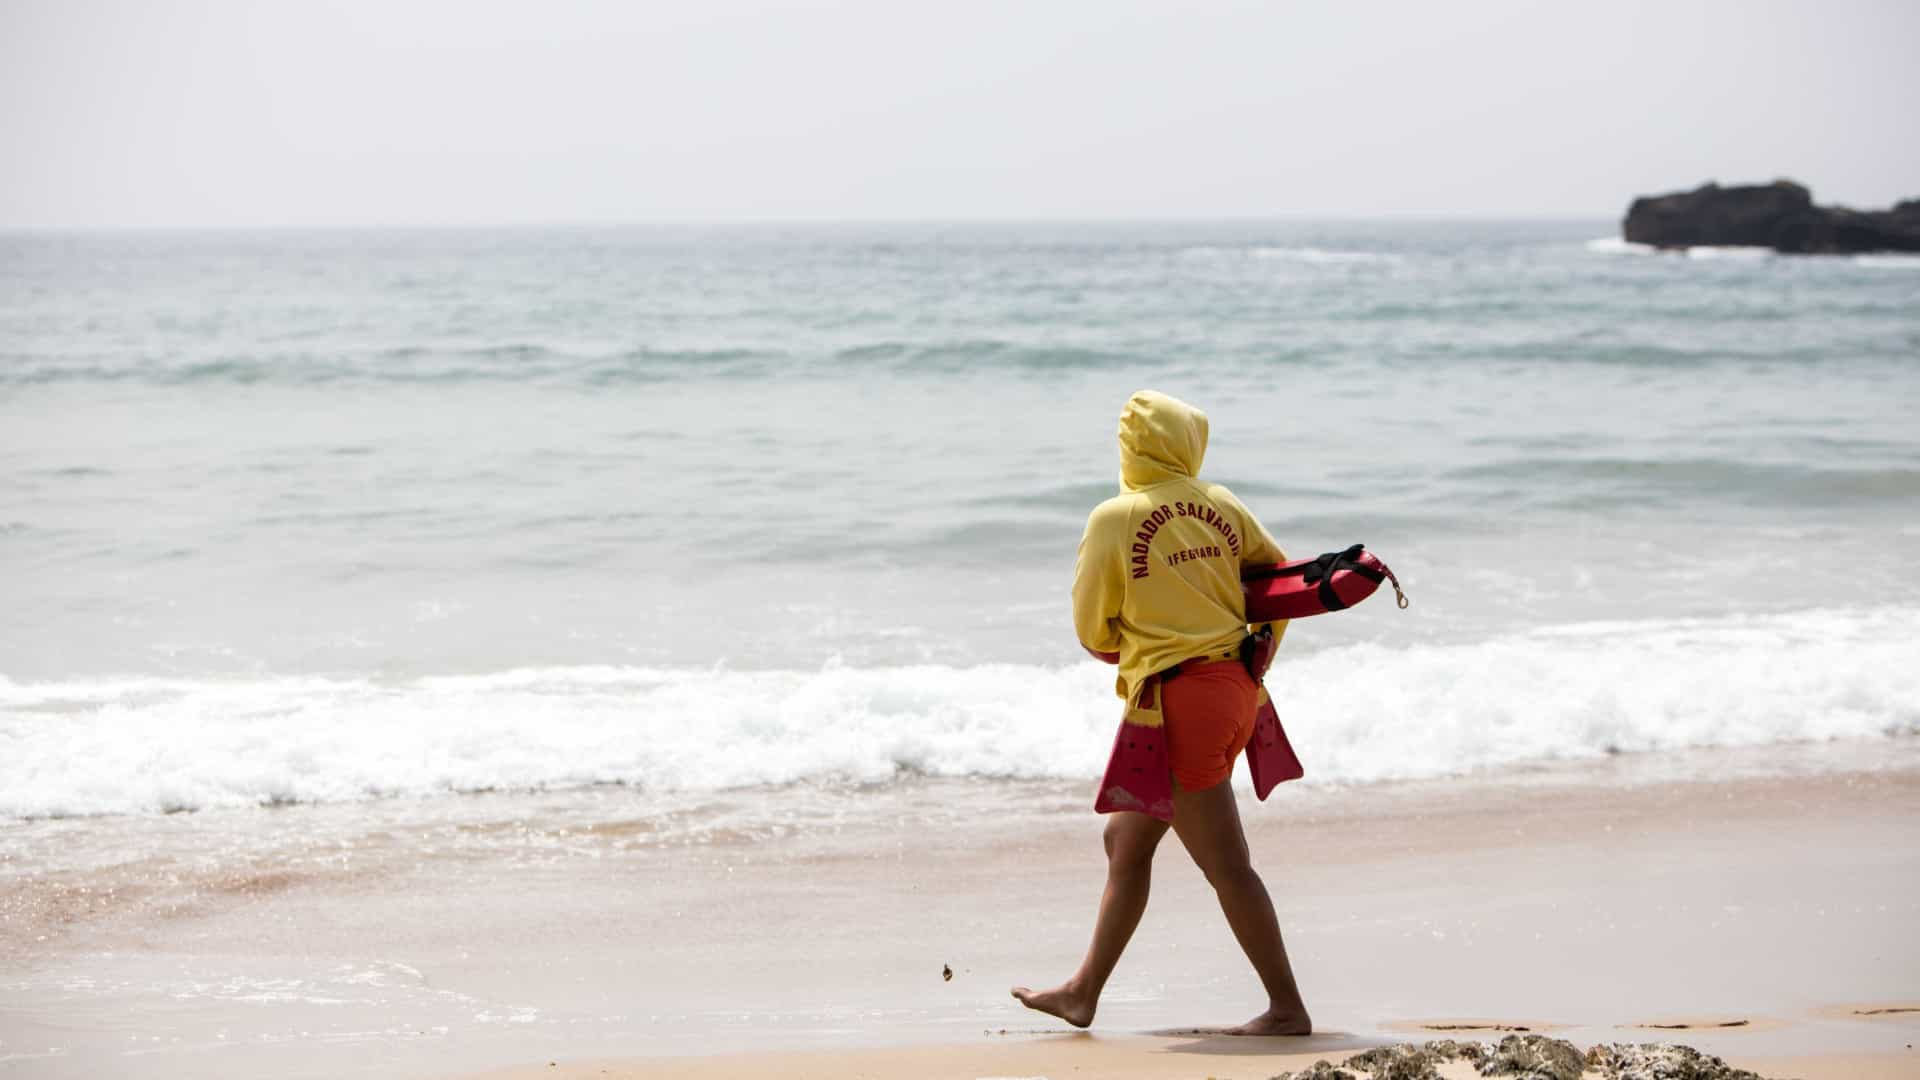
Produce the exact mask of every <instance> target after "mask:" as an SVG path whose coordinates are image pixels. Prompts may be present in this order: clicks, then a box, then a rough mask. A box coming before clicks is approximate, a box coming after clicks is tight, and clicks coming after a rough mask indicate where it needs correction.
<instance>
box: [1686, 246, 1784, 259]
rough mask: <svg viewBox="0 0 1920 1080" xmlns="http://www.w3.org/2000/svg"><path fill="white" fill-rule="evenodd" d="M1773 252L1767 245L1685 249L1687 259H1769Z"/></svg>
mask: <svg viewBox="0 0 1920 1080" xmlns="http://www.w3.org/2000/svg"><path fill="white" fill-rule="evenodd" d="M1773 254H1774V252H1773V249H1772V248H1769V247H1741V246H1736V245H1723V246H1719V247H1704V246H1702V247H1690V248H1688V249H1687V258H1689V259H1749V260H1750V259H1771V258H1773Z"/></svg>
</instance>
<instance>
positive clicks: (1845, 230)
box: [1621, 180, 1920, 255]
mask: <svg viewBox="0 0 1920 1080" xmlns="http://www.w3.org/2000/svg"><path fill="white" fill-rule="evenodd" d="M1621 231H1622V233H1623V235H1624V236H1625V237H1626V239H1627V240H1628V241H1630V242H1632V243H1636V244H1652V245H1653V246H1655V247H1662V248H1685V247H1766V248H1772V249H1774V250H1775V251H1781V252H1787V253H1791V254H1796V255H1846V254H1857V253H1861V252H1870V251H1920V199H1908V200H1907V201H1905V202H1903V203H1899V204H1898V205H1896V206H1894V208H1893V209H1891V210H1849V209H1846V208H1845V207H1839V206H1815V205H1814V203H1813V193H1812V192H1810V191H1808V190H1807V189H1806V188H1804V187H1802V186H1801V185H1799V184H1796V183H1794V182H1793V181H1791V180H1775V181H1774V182H1773V183H1771V184H1760V185H1753V186H1747V187H1724V188H1723V187H1721V186H1720V185H1718V184H1712V183H1709V184H1707V185H1705V186H1703V187H1699V188H1695V189H1694V190H1692V191H1681V192H1675V193H1673V194H1671V195H1646V196H1642V197H1640V198H1638V199H1635V200H1633V205H1632V206H1630V207H1628V208H1627V218H1626V220H1625V221H1624V222H1622V223H1621Z"/></svg>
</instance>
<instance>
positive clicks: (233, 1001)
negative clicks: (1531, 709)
mask: <svg viewBox="0 0 1920 1080" xmlns="http://www.w3.org/2000/svg"><path fill="white" fill-rule="evenodd" d="M1912 757H1913V750H1912V748H1910V747H1908V746H1907V745H1906V741H1904V740H1897V741H1889V742H1887V743H1884V744H1867V743H1860V744H1836V745H1835V746H1831V747H1826V748H1820V747H1813V748H1807V747H1784V748H1777V749H1772V750H1764V751H1721V752H1716V753H1713V754H1709V755H1704V756H1695V757H1693V758H1692V759H1691V760H1689V761H1687V762H1684V763H1679V764H1678V765H1675V763H1674V762H1673V761H1672V760H1671V759H1669V760H1668V761H1667V764H1668V765H1674V767H1673V768H1672V769H1670V770H1662V771H1661V772H1660V773H1659V774H1658V775H1656V774H1655V771H1654V764H1653V763H1652V762H1651V761H1650V760H1648V759H1632V758H1622V759H1616V760H1610V761H1606V762H1599V763H1590V764H1584V765H1575V766H1560V767H1555V768H1548V769H1538V770H1532V771H1529V772H1526V773H1520V774H1513V775H1509V776H1507V777H1505V778H1503V779H1502V780H1500V781H1499V782H1491V781H1489V780H1487V779H1485V778H1480V779H1467V780H1450V781H1435V782H1425V783H1408V784H1395V785H1386V786H1357V787H1347V788H1327V787H1308V786H1303V785H1287V786H1285V787H1283V788H1282V789H1280V791H1279V792H1278V793H1277V794H1276V795H1275V796H1274V798H1273V799H1272V800H1270V801H1269V802H1268V803H1267V804H1265V805H1256V804H1253V803H1252V802H1251V800H1250V799H1249V800H1247V803H1246V805H1245V806H1244V810H1243V812H1244V815H1245V817H1246V819H1247V823H1248V826H1249V832H1250V840H1251V843H1252V846H1253V849H1254V852H1255V861H1256V865H1257V866H1259V867H1260V869H1261V870H1262V872H1263V874H1264V875H1265V877H1266V880H1267V882H1268V885H1269V888H1270V889H1271V891H1272V892H1273V894H1274V896H1275V900H1276V904H1277V906H1278V909H1279V912H1280V918H1281V922H1282V926H1283V928H1284V930H1285V932H1286V934H1287V938H1288V942H1289V945H1290V948H1291V950H1292V954H1293V958H1294V963H1295V967H1296V970H1297V972H1298V974H1299V978H1300V982H1301V985H1302V987H1303V989H1304V991H1305V993H1306V994H1307V997H1308V1001H1309V1004H1310V1005H1311V1007H1312V1008H1313V1011H1314V1016H1315V1020H1316V1022H1317V1024H1318V1026H1319V1028H1320V1029H1321V1031H1322V1032H1324V1034H1321V1035H1317V1036H1315V1037H1313V1039H1312V1040H1310V1041H1308V1042H1305V1043H1289V1042H1285V1041H1281V1040H1235V1039H1228V1038H1225V1037H1221V1036H1217V1035H1210V1034H1207V1033H1205V1029H1207V1028H1216V1027H1219V1026H1223V1025H1227V1024H1232V1023H1236V1022H1239V1021H1241V1020H1244V1019H1246V1018H1247V1017H1249V1016H1251V1015H1253V1014H1254V1013H1255V1012H1257V1011H1259V1008H1260V1006H1261V1004H1262V1002H1261V1000H1260V996H1259V988H1258V985H1257V983H1256V982H1255V980H1254V977H1253V975H1252V973H1251V971H1250V970H1249V969H1248V968H1247V966H1246V963H1245V961H1244V959H1243V958H1242V957H1241V956H1240V954H1239V952H1238V950H1237V949H1236V948H1235V946H1234V943H1233V941H1232V939H1231V937H1230V935H1229V933H1228V931H1227V928H1226V926H1225V923H1224V921H1223V920H1222V919H1221V917H1220V915H1219V913H1218V910H1217V909H1216V907H1215V906H1214V904H1213V901H1212V898H1211V895H1210V894H1209V892H1208V890H1207V888H1206V886H1205V883H1204V882H1203V881H1202V880H1201V878H1200V876H1199V874H1198V873H1197V872H1196V871H1195V870H1194V869H1193V868H1192V866H1191V865H1190V863H1188V861H1187V860H1186V857H1185V854H1184V852H1182V851H1181V850H1180V849H1179V848H1178V846H1177V842H1175V841H1174V840H1173V839H1172V838H1171V837H1170V838H1169V840H1168V842H1167V844H1166V845H1165V846H1164V847H1163V848H1162V850H1161V854H1160V858H1159V861H1158V863H1157V865H1156V871H1157V874H1156V880H1155V894H1154V898H1153V902H1152V904H1151V906H1150V908H1149V910H1148V912H1147V916H1146V918H1145V920H1144V922H1143V923H1142V925H1141V928H1140V930H1139V933H1138V935H1137V936H1136V938H1135V940H1134V943H1133V946H1132V948H1131V949H1130V951H1129V952H1128V954H1127V956H1126V958H1125V959H1124V960H1123V962H1122V964H1121V967H1120V969H1119V971H1118V973H1117V974H1116V977H1115V979H1114V981H1113V983H1112V984H1111V985H1110V987H1109V990H1108V996H1107V998H1106V1000H1105V1001H1104V1002H1103V1004H1102V1007H1101V1011H1100V1014H1099V1016H1098V1017H1097V1018H1096V1021H1095V1025H1094V1029H1093V1032H1092V1033H1090V1034H1087V1033H1079V1032H1073V1031H1070V1030H1069V1029H1066V1028H1064V1027H1063V1026H1062V1025H1060V1024H1058V1023H1057V1022H1054V1021H1052V1020H1051V1019H1050V1018H1048V1017H1045V1016H1042V1015H1039V1014H1035V1013H1031V1012H1027V1011H1025V1010H1023V1009H1021V1008H1020V1007H1019V1006H1018V1005H1017V1004H1016V1003H1015V1002H1013V1001H1011V1000H1010V999H1009V998H1008V997H1007V987H1008V986H1010V985H1012V984H1015V983H1027V984H1034V985H1040V984H1046V983H1049V982H1051V981H1054V980H1058V979H1060V978H1063V977H1065V976H1066V975H1067V974H1068V973H1069V972H1070V971H1071V970H1072V969H1073V966H1074V964H1075V963H1076V962H1077V960H1078V959H1079V955H1080V951H1081V949H1082V948H1083V947H1084V944H1085V939H1086V935H1087V932H1088V929H1089V927H1090V923H1091V919H1092V917H1093V910H1094V903H1095V900H1096V898H1097V895H1098V891H1099V887H1100V883H1101V874H1102V866H1101V857H1100V853H1099V839H1098V837H1099V831H1100V826H1101V821H1100V819H1098V818H1097V817H1096V816H1095V815H1093V814H1091V813H1089V812H1087V810H1086V807H1085V806H1084V803H1085V802H1086V800H1087V798H1088V795H1089V791H1090V786H1089V785H1076V784H1056V783H1044V784H1042V783H1030V784H1021V783H998V782H979V781H971V782H969V781H934V780H927V781H913V782H909V783H905V784H900V785H895V786H894V787H893V788H891V789H888V790H884V791H876V790H859V789H855V790H847V791H840V792H824V791H811V792H806V791H797V790H796V791H789V792H786V793H784V794H783V793H768V792H748V793H733V794H729V795H725V796H716V797H713V798H711V799H710V800H708V801H706V802H704V803H701V804H699V805H689V806H687V807H685V808H683V810H682V811H680V812H679V816H678V817H673V816H672V815H669V816H668V817H667V818H666V819H663V818H662V817H661V816H660V815H659V814H658V813H656V812H654V811H653V810H650V809H647V808H645V807H643V806H642V805H641V804H639V803H637V802H635V800H636V799H638V798H639V797H638V796H636V795H633V794H632V793H626V792H619V791H611V792H609V791H601V792H597V793H574V794H555V795H548V796H540V797H534V796H512V797H508V796H479V797H474V798H471V799H466V800H452V802H456V803H458V804H459V809H458V815H459V816H458V819H457V820H438V821H436V822H435V823H432V824H427V823H422V821H421V818H422V816H423V815H424V814H425V813H426V811H425V810H423V809H422V806H421V805H416V806H414V807H411V808H409V807H407V806H405V805H399V804H381V805H379V806H376V807H367V806H361V807H290V808H285V809H283V810H277V811H272V812H262V811H251V812H235V813H234V814H233V815H231V816H228V817H224V818H223V817H221V816H220V815H215V814H205V815H175V816H174V817H173V818H172V819H167V820H166V821H163V822H160V823H159V824H149V825H148V826H145V827H146V828H150V829H168V830H175V831H177V832H179V834H180V837H184V836H189V835H191V836H197V837H201V838H202V839H203V840H205V838H206V837H207V836H209V835H213V836H220V837H223V838H222V839H220V840H218V842H214V841H212V840H206V841H205V843H204V844H203V845H202V847H200V848H196V849H194V852H197V853H193V854H180V855H178V857H176V858H173V859H172V860H171V865H170V868H169V869H167V870H166V873H167V874H172V875H173V878H174V880H175V882H176V884H175V885H174V886H172V887H171V888H172V891H169V888H168V887H166V886H164V884H163V883H162V882H163V877H164V875H163V874H160V873H158V872H155V871H153V870H152V869H151V867H152V865H153V864H154V863H155V862H156V861H158V862H161V863H166V862H167V861H168V860H165V859H161V858H160V857H158V856H155V855H152V854H149V855H147V856H145V857H144V858H142V859H139V860H130V861H124V862H116V861H114V860H113V859H110V858H106V857H104V856H103V857H101V858H97V859H94V860H92V861H91V862H90V863H89V866H90V867H91V868H89V869H84V870H82V869H75V870H71V871H63V872H61V873H57V874H41V875H29V876H25V877H15V878H10V879H8V882H7V885H6V892H5V893H4V894H0V903H3V904H4V905H5V907H4V910H5V911H6V912H7V913H8V919H7V921H6V924H5V925H6V930H5V938H4V939H0V949H3V950H4V952H3V953H0V954H3V955H5V956H7V957H8V960H7V969H6V970H7V975H6V977H5V978H4V979H0V1071H4V1072H6V1073H7V1074H9V1075H32V1076H36V1077H37V1076H83V1075H101V1074H103V1073H107V1072H117V1071H125V1070H126V1068H127V1067H128V1065H129V1058H128V1055H130V1054H138V1058H137V1065H138V1071H139V1072H140V1073H141V1074H142V1075H148V1076H199V1075H209V1074H214V1073H217V1074H221V1075H241V1074H245V1075H263V1074H271V1075H275V1076H278V1077H297V1076H335V1075H344V1074H349V1073H350V1074H353V1075H380V1076H470V1075H501V1076H533V1075H541V1076H602V1075H606V1076H711V1077H730V1076H762V1075H781V1076H823V1077H824V1076H913V1077H943V1076H956V1077H959V1076H965V1077H984V1076H1038V1075H1046V1076H1050V1077H1054V1078H1056V1080H1057V1078H1058V1077H1061V1076H1067V1075H1078V1076H1117V1077H1134V1076H1138V1077H1148V1076H1155V1077H1158V1076H1166V1077H1195V1078H1198V1077H1204V1076H1219V1077H1228V1076H1234V1077H1252V1076H1257V1077H1266V1076H1270V1075H1272V1074H1273V1073H1276V1072H1279V1071H1281V1070H1283V1069H1287V1068H1295V1067H1299V1066H1301V1065H1304V1064H1308V1063H1310V1062H1311V1061H1312V1060H1314V1059H1317V1058H1321V1057H1325V1058H1329V1059H1331V1060H1334V1061H1336V1062H1337V1061H1339V1060H1340V1059H1341V1058H1343V1057H1345V1056H1346V1055H1347V1054H1350V1053H1353V1052H1356V1051H1358V1050H1361V1049H1364V1048H1366V1047H1369V1046H1374V1045H1380V1044H1383V1043H1390V1042H1398V1041H1407V1040H1413V1041H1418V1040H1420V1039H1423V1038H1432V1037H1443V1036H1444V1037H1456V1038H1473V1037H1484V1038H1486V1039H1487V1040H1489V1041H1493V1040H1497V1039H1498V1038H1499V1037H1501V1036H1502V1035H1503V1034H1505V1033H1506V1031H1505V1030H1503V1029H1505V1028H1514V1027H1525V1028H1528V1029H1531V1030H1533V1031H1537V1032H1544V1033H1549V1034H1553V1035H1555V1036H1557V1037H1561V1038H1566V1039H1569V1040H1571V1041H1573V1042H1574V1043H1576V1044H1577V1045H1579V1046H1580V1047H1582V1048H1585V1047H1586V1046H1589V1045H1591V1044H1594V1043H1599V1042H1615V1041H1619V1042H1655V1041H1672V1042H1682V1043H1687V1044H1690V1045H1693V1046H1696V1047H1699V1048H1700V1049H1702V1050H1705V1051H1707V1052H1710V1053H1713V1054H1718V1055H1721V1056H1723V1057H1726V1058H1728V1059H1729V1060H1731V1061H1734V1062H1736V1063H1739V1064H1743V1065H1746V1066H1748V1067H1752V1068H1756V1069H1758V1070H1759V1071H1761V1072H1763V1073H1764V1074H1765V1075H1793V1076H1806V1077H1821V1076H1843V1075H1845V1076H1895V1075H1920V1055H1916V1054H1915V1052H1914V1051H1913V1050H1912V1049H1911V1044H1913V1043H1916V1042H1920V1011H1901V1010H1907V1009H1915V1008H1916V1007H1920V1006H1917V1005H1916V1003H1920V931H1916V929H1915V927H1916V926H1920V846H1917V845H1916V844H1915V842H1914V841H1915V839H1916V830H1915V823H1916V821H1920V768H1916V763H1915V762H1914V761H1913V760H1911V758H1912ZM1703 762H1704V763H1705V764H1707V765H1711V766H1713V769H1712V770H1711V771H1715V772H1717V773H1719V774H1720V775H1723V776H1726V777H1728V778H1727V779H1720V780H1688V779H1666V778H1663V777H1664V776H1665V775H1667V773H1668V772H1671V773H1673V774H1675V775H1684V774H1689V773H1692V774H1697V773H1699V772H1701V771H1703V770H1702V768H1701V766H1702V764H1703ZM1809 762H1810V764H1809ZM1803 765H1806V766H1807V767H1809V768H1814V769H1818V770H1825V771H1824V772H1816V773H1815V774H1812V775H1795V774H1796V773H1797V772H1799V771H1800V770H1801V768H1802V766H1803ZM769 799H785V800H789V801H790V802H791V803H792V805H793V807H794V809H793V812H792V815H791V817H789V818H785V819H782V818H780V817H779V816H778V815H774V816H773V817H772V819H771V820H773V821H774V822H775V824H774V825H772V826H769V825H767V824H766V822H767V821H768V820H769V814H770V810H769V806H768V803H767V800H769ZM422 805H424V804H422ZM643 810H644V811H645V812H642V811H643ZM433 813H434V814H436V815H440V814H444V813H447V811H445V810H444V809H443V808H442V809H435V810H433ZM248 814H251V815H252V817H248V816H247V815H248ZM195 817H198V818H200V819H201V820H200V821H197V822H196V821H192V820H190V819H192V818H195ZM262 818H271V819H272V821H273V822H274V825H273V828H272V832H271V835H267V836H264V838H263V837H262V836H255V834H256V833H258V832H259V828H258V826H257V825H253V824H247V822H253V821H257V820H259V819H262ZM751 822H759V823H760V824H750V823H751ZM27 827H28V826H17V827H16V828H27ZM36 827H39V828H42V829H45V830H53V829H55V828H56V827H58V828H60V829H64V830H65V832H64V833H62V834H61V835H60V836H59V837H58V838H57V839H58V842H59V843H61V844H64V845H66V846H67V847H68V848H84V847H85V845H86V844H87V843H95V842H97V843H102V844H104V843H106V841H104V840H101V839H99V837H98V836H96V835H95V834H97V833H99V831H100V830H101V829H105V828H107V826H106V825H103V824H100V823H95V824H94V825H93V826H92V827H91V828H92V829H93V833H89V832H88V831H87V830H86V828H84V827H82V826H80V825H77V824H75V823H39V825H38V826H36ZM229 827H230V828H231V829H232V832H231V833H230V834H223V833H221V832H220V830H222V829H224V828H229ZM676 830H678V831H676ZM248 836H253V837H254V838H253V839H250V840H249V839H246V837H248ZM90 837H91V839H90ZM180 837H175V838H174V839H173V840H171V841H164V842H163V839H155V838H153V837H147V838H145V839H143V840H141V841H140V843H139V845H138V846H139V847H140V848H141V849H142V850H145V851H149V852H150V851H152V850H153V849H155V848H156V847H160V848H164V847H165V844H166V843H173V844H175V845H176V846H179V845H182V844H184V843H185V841H184V840H183V839H181V838H180ZM236 837H239V839H236ZM15 839H16V841H18V839H19V838H18V837H15ZM30 839H31V838H30ZM43 839H44V838H43ZM47 842H49V843H52V842H54V841H53V840H47ZM181 850H182V851H185V849H184V848H182V849H181ZM81 861H83V862H84V861H86V860H81ZM76 865H78V864H76ZM143 867H145V869H143ZM196 867H198V868H200V869H198V870H196V869H195V868H196ZM195 873H200V874H202V875H203V876H202V877H200V878H195V877H194V874H195ZM116 875H119V876H116ZM80 882H90V883H91V884H88V885H81V884H79V883H80ZM142 882H144V884H142ZM80 888H87V889H100V890H107V889H115V890H124V893H125V894H126V895H125V896H124V897H123V898H122V899H120V900H116V901H115V902H113V903H92V902H90V901H89V902H83V901H82V900H81V899H79V893H78V892H77V890H78V889H80ZM88 895H90V896H92V895H96V894H93V893H89V894H88ZM116 895H120V893H119V892H118V891H117V892H116ZM945 970H950V971H951V972H952V977H951V979H948V978H945V977H944V976H943V971H945ZM183 988H184V989H183ZM1875 1010H1889V1011H1878V1012H1876V1011H1875ZM549 1062H551V1063H552V1064H549ZM502 1069H505V1070H506V1071H505V1072H500V1071H499V1070H502ZM490 1070H491V1071H490Z"/></svg>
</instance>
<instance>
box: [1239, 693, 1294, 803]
mask: <svg viewBox="0 0 1920 1080" xmlns="http://www.w3.org/2000/svg"><path fill="white" fill-rule="evenodd" d="M1247 771H1248V772H1250V773H1252V774H1253V793H1254V795H1255V796H1257V797H1258V798H1260V799H1262V800H1264V799H1266V797H1267V796H1268V795H1270V794H1272V793H1273V789H1274V788H1276V787H1278V786H1280V785H1281V784H1282V783H1285V782H1286V781H1288V780H1298V779H1300V778H1301V777H1302V776H1305V775H1306V774H1307V770H1306V769H1304V768H1302V767H1301V765H1300V759H1299V758H1298V757H1295V756H1294V753H1293V744H1292V743H1290V742H1288V741H1287V732H1286V729H1285V728H1282V727H1281V726H1280V713H1279V712H1278V711H1276V710H1275V709H1274V707H1273V699H1272V698H1271V697H1268V696H1267V688H1266V687H1264V686H1263V687H1261V688H1260V709H1259V711H1258V712H1256V713H1255V714H1254V717H1253V737H1252V738H1250V739H1248V740H1247Z"/></svg>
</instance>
